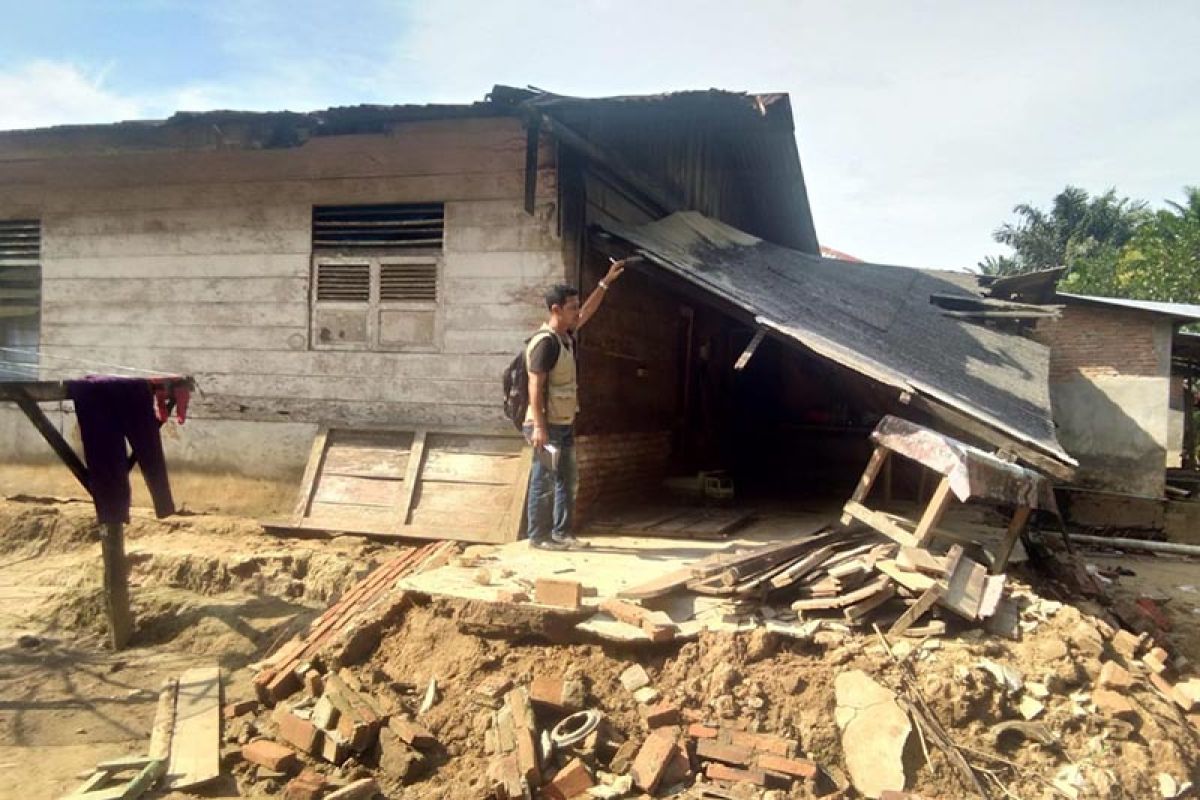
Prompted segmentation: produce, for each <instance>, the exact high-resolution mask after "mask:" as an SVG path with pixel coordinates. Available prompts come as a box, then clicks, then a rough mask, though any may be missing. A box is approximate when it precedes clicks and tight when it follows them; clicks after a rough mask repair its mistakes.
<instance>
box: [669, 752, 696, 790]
mask: <svg viewBox="0 0 1200 800" xmlns="http://www.w3.org/2000/svg"><path fill="white" fill-rule="evenodd" d="M691 776H692V762H691V759H689V758H688V756H687V753H685V752H684V751H683V750H679V749H676V751H675V756H674V757H673V758H672V759H671V761H670V763H669V764H667V768H666V769H665V770H664V771H663V776H662V785H663V786H664V787H670V786H675V785H676V784H680V783H683V782H684V781H686V780H687V779H688V778H690V777H691Z"/></svg>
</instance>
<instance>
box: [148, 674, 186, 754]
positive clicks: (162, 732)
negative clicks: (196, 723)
mask: <svg viewBox="0 0 1200 800" xmlns="http://www.w3.org/2000/svg"><path fill="white" fill-rule="evenodd" d="M178 690H179V680H178V679H177V678H167V679H166V680H165V681H163V686H162V690H161V691H160V692H159V693H158V710H157V711H156V712H155V714H154V727H153V728H151V729H150V758H153V759H157V760H159V761H165V760H167V759H168V758H170V756H171V733H172V731H174V729H175V699H176V695H177V693H178Z"/></svg>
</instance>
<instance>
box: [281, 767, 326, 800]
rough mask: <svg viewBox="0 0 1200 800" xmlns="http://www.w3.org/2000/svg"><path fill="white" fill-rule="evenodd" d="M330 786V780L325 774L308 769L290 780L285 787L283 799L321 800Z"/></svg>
mask: <svg viewBox="0 0 1200 800" xmlns="http://www.w3.org/2000/svg"><path fill="white" fill-rule="evenodd" d="M328 787H329V782H328V781H327V780H326V779H325V776H324V775H322V774H321V773H319V772H317V771H315V770H311V769H306V770H304V771H303V772H301V773H300V774H299V775H297V776H296V777H295V778H292V779H291V780H290V781H288V784H287V786H285V787H284V789H283V800H320V798H321V795H323V794H324V793H325V790H326V789H328Z"/></svg>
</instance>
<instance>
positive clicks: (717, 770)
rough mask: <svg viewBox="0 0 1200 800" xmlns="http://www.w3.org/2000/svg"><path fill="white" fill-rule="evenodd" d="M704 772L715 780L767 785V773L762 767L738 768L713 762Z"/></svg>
mask: <svg viewBox="0 0 1200 800" xmlns="http://www.w3.org/2000/svg"><path fill="white" fill-rule="evenodd" d="M704 774H705V775H707V776H708V777H709V778H710V779H712V780H714V781H725V782H726V783H742V782H746V783H753V784H754V785H755V786H764V787H765V786H766V785H767V774H766V773H765V772H763V771H762V770H761V769H737V768H736V767H727V766H725V765H724V764H717V763H715V762H714V763H711V764H709V765H708V766H707V767H705V768H704Z"/></svg>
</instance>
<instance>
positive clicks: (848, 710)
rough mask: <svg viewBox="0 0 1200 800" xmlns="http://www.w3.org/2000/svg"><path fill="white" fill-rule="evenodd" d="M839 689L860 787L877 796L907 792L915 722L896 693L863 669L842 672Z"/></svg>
mask: <svg viewBox="0 0 1200 800" xmlns="http://www.w3.org/2000/svg"><path fill="white" fill-rule="evenodd" d="M834 692H835V695H836V699H837V710H836V712H835V718H836V721H837V726H838V728H839V729H840V730H841V732H842V751H843V752H844V754H845V758H846V768H847V769H848V770H849V772H850V780H851V782H852V783H853V784H854V787H855V788H856V789H858V790H859V791H860V792H862V793H863V794H864V795H866V796H867V797H871V798H878V797H879V796H880V794H881V793H882V792H883V791H884V790H885V789H892V790H895V791H903V790H904V787H905V785H906V784H907V782H908V776H907V774H906V773H905V768H904V749H905V747H906V746H907V744H908V737H909V735H910V734H911V733H912V722H911V721H910V720H909V718H908V714H906V713H905V712H904V710H903V709H902V708H900V706H899V704H897V703H896V696H895V695H894V694H893V693H892V692H891V691H889V690H888V689H887V688H885V687H883V686H881V685H879V684H878V683H876V682H875V681H874V680H872V679H871V677H870V676H869V675H867V674H866V673H865V672H863V671H862V670H850V671H848V672H842V673H840V674H838V676H837V678H836V679H835V680H834Z"/></svg>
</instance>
